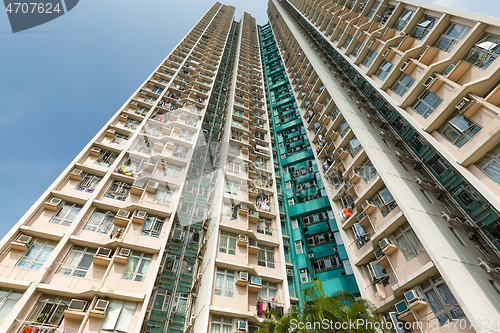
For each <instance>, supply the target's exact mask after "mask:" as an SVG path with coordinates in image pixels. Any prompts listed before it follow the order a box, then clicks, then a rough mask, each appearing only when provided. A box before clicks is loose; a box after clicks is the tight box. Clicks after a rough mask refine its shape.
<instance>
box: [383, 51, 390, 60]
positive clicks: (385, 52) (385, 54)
mask: <svg viewBox="0 0 500 333" xmlns="http://www.w3.org/2000/svg"><path fill="white" fill-rule="evenodd" d="M389 51H390V50H389V49H387V50H385V51H384V53H383V54H382V57H383V58H385V57H386V56H387V55H388V54H389Z"/></svg>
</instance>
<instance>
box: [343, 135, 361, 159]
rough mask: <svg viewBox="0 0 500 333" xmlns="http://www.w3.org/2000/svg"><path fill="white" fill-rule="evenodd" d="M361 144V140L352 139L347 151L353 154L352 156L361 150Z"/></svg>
mask: <svg viewBox="0 0 500 333" xmlns="http://www.w3.org/2000/svg"><path fill="white" fill-rule="evenodd" d="M361 148H363V147H361V144H360V143H359V140H358V139H356V138H354V139H352V140H351V141H349V144H348V145H347V147H346V150H347V152H349V155H351V157H352V158H354V156H356V155H357V154H358V153H359V151H360V150H361Z"/></svg>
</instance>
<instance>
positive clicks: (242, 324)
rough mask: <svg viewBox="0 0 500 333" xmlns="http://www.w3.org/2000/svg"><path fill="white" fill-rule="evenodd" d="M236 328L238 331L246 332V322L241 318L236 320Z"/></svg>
mask: <svg viewBox="0 0 500 333" xmlns="http://www.w3.org/2000/svg"><path fill="white" fill-rule="evenodd" d="M236 329H237V330H238V331H240V332H246V331H247V322H246V321H243V320H240V321H238V325H237V328H236Z"/></svg>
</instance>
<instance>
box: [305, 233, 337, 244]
mask: <svg viewBox="0 0 500 333" xmlns="http://www.w3.org/2000/svg"><path fill="white" fill-rule="evenodd" d="M334 240H335V236H334V235H333V233H332V232H329V231H327V232H322V233H320V234H316V235H314V236H311V237H307V244H308V245H309V248H312V247H315V246H319V245H323V244H326V243H330V242H333V241H334Z"/></svg>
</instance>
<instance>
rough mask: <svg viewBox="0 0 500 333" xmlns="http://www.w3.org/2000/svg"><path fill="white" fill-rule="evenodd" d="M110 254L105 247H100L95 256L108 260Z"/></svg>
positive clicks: (109, 250)
mask: <svg viewBox="0 0 500 333" xmlns="http://www.w3.org/2000/svg"><path fill="white" fill-rule="evenodd" d="M111 252H112V250H111V249H108V248H106V247H100V248H98V249H97V251H96V253H95V255H96V256H99V257H104V258H109V256H110V255H111Z"/></svg>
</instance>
